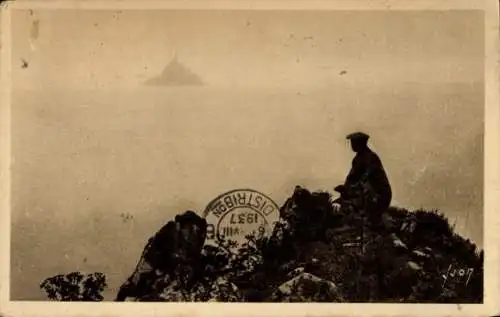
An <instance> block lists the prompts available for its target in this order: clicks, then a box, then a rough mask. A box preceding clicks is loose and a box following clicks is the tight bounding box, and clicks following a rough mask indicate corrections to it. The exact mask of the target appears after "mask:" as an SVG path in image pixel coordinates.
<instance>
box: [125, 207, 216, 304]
mask: <svg viewBox="0 0 500 317" xmlns="http://www.w3.org/2000/svg"><path fill="white" fill-rule="evenodd" d="M206 233H207V222H206V220H205V219H203V218H201V217H200V216H198V215H197V214H196V213H194V212H193V211H187V212H185V213H183V214H181V215H177V216H176V217H175V220H174V221H169V222H168V223H167V224H166V225H165V226H163V227H162V228H161V229H160V230H159V231H158V232H157V233H156V234H155V235H154V236H153V237H152V238H150V239H149V241H148V243H147V245H146V246H145V248H144V251H143V253H142V255H141V258H140V259H139V263H138V264H137V266H136V269H135V271H134V272H133V273H132V275H131V276H130V277H129V278H128V280H127V281H126V282H125V283H124V284H123V285H122V286H121V287H120V290H119V292H118V295H117V298H116V300H117V301H124V300H125V299H126V298H127V297H132V298H135V299H140V298H141V297H143V296H146V295H147V294H150V293H151V292H156V291H157V290H156V289H155V288H154V287H155V283H156V282H157V281H158V280H159V279H161V278H163V277H165V276H168V277H169V278H170V279H176V280H179V282H181V283H182V284H183V285H186V287H187V286H191V284H192V283H193V281H194V280H195V279H196V278H197V277H196V275H197V274H198V273H200V272H199V263H200V255H201V250H202V248H203V245H204V243H205V238H206Z"/></svg>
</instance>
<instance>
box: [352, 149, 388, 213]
mask: <svg viewBox="0 0 500 317" xmlns="http://www.w3.org/2000/svg"><path fill="white" fill-rule="evenodd" d="M360 182H361V183H365V182H367V183H369V184H370V186H371V187H372V189H373V190H374V191H375V193H376V194H377V195H379V196H380V200H381V203H382V205H387V207H388V206H389V204H390V201H391V199H392V190H391V186H390V183H389V179H388V177H387V174H386V172H385V169H384V167H383V165H382V161H381V160H380V158H379V156H378V155H377V154H376V153H375V152H373V151H372V150H371V149H369V148H368V147H367V148H365V149H364V150H363V151H359V152H358V153H356V156H355V157H354V159H353V161H352V168H351V171H350V173H349V175H348V176H347V179H346V183H345V186H346V187H347V188H348V187H351V186H353V185H356V184H359V183H360Z"/></svg>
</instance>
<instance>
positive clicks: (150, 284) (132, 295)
mask: <svg viewBox="0 0 500 317" xmlns="http://www.w3.org/2000/svg"><path fill="white" fill-rule="evenodd" d="M334 205H335V204H334V202H333V201H332V199H331V196H330V194H328V193H325V192H319V193H311V192H309V191H308V190H306V189H304V188H302V187H299V186H297V187H296V188H295V190H294V192H293V194H292V196H291V197H290V198H289V199H288V200H287V201H286V203H285V204H284V205H283V206H282V207H281V209H280V219H279V221H278V223H276V224H275V227H274V230H273V231H272V233H271V234H270V236H269V237H252V236H248V237H247V240H248V241H247V242H245V243H242V244H241V247H240V248H239V249H237V250H235V249H234V248H231V242H230V241H220V242H219V244H218V245H203V244H204V241H205V236H206V222H205V220H204V219H202V218H201V217H199V216H197V215H196V214H195V213H194V212H190V211H188V212H186V213H184V214H182V215H179V216H177V217H176V219H175V220H174V221H171V222H169V223H168V224H166V225H165V226H164V227H163V228H162V229H161V230H160V231H159V232H158V233H157V234H156V235H155V236H154V237H153V238H151V239H150V241H149V243H148V244H147V246H146V247H145V249H144V252H143V254H142V256H141V259H140V261H139V264H138V265H137V268H136V270H135V271H134V273H133V274H132V275H131V276H130V278H129V279H128V280H127V281H126V282H125V283H124V285H123V286H122V288H121V289H120V291H119V294H118V296H117V300H125V299H126V298H128V299H131V300H136V301H251V302H272V301H285V302H295V301H306V302H310V301H315V302H325V301H326V302H341V301H345V302H350V301H355V302H377V301H383V302H469V303H477V302H481V301H482V285H483V276H482V267H483V262H482V261H483V258H482V253H479V251H478V250H477V248H476V246H475V245H474V244H472V243H471V242H470V241H468V240H465V239H463V238H462V237H460V236H459V235H457V234H455V233H454V232H453V229H452V228H451V226H450V225H449V223H448V221H447V220H446V218H445V217H444V216H443V215H442V214H439V213H437V212H427V211H423V210H417V211H415V212H409V211H407V210H404V209H398V208H391V207H390V208H389V209H388V210H387V212H385V214H384V215H383V217H382V222H381V223H378V224H377V225H374V223H372V222H370V221H369V215H367V214H366V211H365V210H362V209H359V208H360V207H359V205H358V206H357V205H356V204H351V205H349V204H348V203H346V204H344V205H343V206H342V208H338V207H335V206H334ZM356 206H357V207H356ZM450 267H455V268H466V269H467V270H468V271H467V272H470V276H468V279H467V284H464V281H463V280H462V281H458V280H457V279H454V278H452V277H448V278H447V279H446V280H444V278H443V276H447V274H448V273H447V270H448V269H449V268H450ZM443 282H445V283H443Z"/></svg>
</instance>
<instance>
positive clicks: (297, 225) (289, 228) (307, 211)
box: [271, 186, 336, 240]
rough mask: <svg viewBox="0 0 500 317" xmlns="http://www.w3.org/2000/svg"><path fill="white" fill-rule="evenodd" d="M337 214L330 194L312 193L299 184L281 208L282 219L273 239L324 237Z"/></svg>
mask: <svg viewBox="0 0 500 317" xmlns="http://www.w3.org/2000/svg"><path fill="white" fill-rule="evenodd" d="M335 216H336V212H335V208H334V207H333V204H332V201H331V196H330V194H328V193H326V192H315V193H311V192H310V191H308V190H307V189H304V188H302V187H300V186H297V187H295V190H294V192H293V195H292V197H290V198H289V199H288V200H287V201H286V203H285V204H284V205H283V207H281V209H280V221H279V223H278V226H276V227H275V229H276V230H275V232H273V235H272V237H271V239H275V240H283V239H284V238H286V237H289V238H293V239H299V240H316V239H323V238H324V237H325V233H326V229H327V228H328V227H329V226H331V225H332V222H334V221H335Z"/></svg>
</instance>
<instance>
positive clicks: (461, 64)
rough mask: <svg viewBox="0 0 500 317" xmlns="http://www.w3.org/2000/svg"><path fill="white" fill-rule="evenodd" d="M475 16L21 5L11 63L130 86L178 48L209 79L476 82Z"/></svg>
mask: <svg viewBox="0 0 500 317" xmlns="http://www.w3.org/2000/svg"><path fill="white" fill-rule="evenodd" d="M62 12H64V13H62ZM481 18H482V15H481V13H480V12H477V13H475V14H471V13H470V12H452V13H443V12H421V13H416V12H411V11H408V12H397V13H391V12H370V11H368V12H359V11H353V12H349V11H347V12H335V13H332V12H314V11H311V12H300V11H289V12H283V11H282V12H275V11H261V12H247V11H157V12H152V11H120V12H118V11H117V12H114V11H83V10H82V11H72V10H65V11H34V12H33V13H30V12H29V11H19V12H15V14H14V17H13V23H14V25H13V29H14V30H15V34H16V35H15V36H14V56H13V61H14V63H15V65H20V63H21V59H22V58H23V59H25V60H27V61H28V62H29V63H30V64H29V67H28V68H25V69H23V68H20V67H14V70H15V73H14V76H15V77H14V78H15V86H16V87H19V88H21V87H29V88H33V87H40V88H42V87H51V88H55V87H58V88H64V89H66V88H78V89H80V88H84V87H90V88H102V87H120V86H136V85H138V83H139V82H141V81H143V80H145V79H147V78H149V77H152V76H154V75H156V74H157V73H159V72H160V71H161V69H162V68H163V67H164V66H165V64H166V62H167V61H168V60H169V59H170V58H171V57H172V54H173V52H174V50H175V51H177V52H178V54H179V56H180V57H181V58H182V60H184V61H185V62H187V63H188V64H189V65H190V66H191V67H192V68H193V69H194V70H196V71H197V72H198V73H200V74H201V75H202V76H203V78H204V79H205V81H207V82H208V83H209V84H211V85H227V84H235V85H244V86H249V85H261V86H266V87H268V86H269V85H286V86H290V85H324V84H325V83H328V82H331V81H335V80H338V73H339V72H340V71H342V70H347V71H348V74H349V76H345V77H343V78H342V81H347V82H357V83H358V82H359V81H364V82H378V83H380V82H385V81H390V80H395V81H417V82H422V81H423V82H430V81H438V82H439V81H456V80H459V81H460V80H462V79H467V80H479V79H482V72H481V70H482V68H481V66H480V65H481V64H480V63H481V62H482V61H481V59H479V58H478V56H480V55H481V54H482V53H481V52H482V44H481V43H482V35H481V29H479V28H478V27H475V26H477V25H478V23H480V21H481V20H480V19H481ZM33 21H39V22H38V25H37V26H33ZM34 27H36V28H37V29H38V31H37V33H36V34H35V35H34V31H33V28H34ZM33 35H34V36H33ZM33 37H36V38H37V39H36V40H34V41H33V40H30V39H32V38H33ZM242 61H244V62H242Z"/></svg>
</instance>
